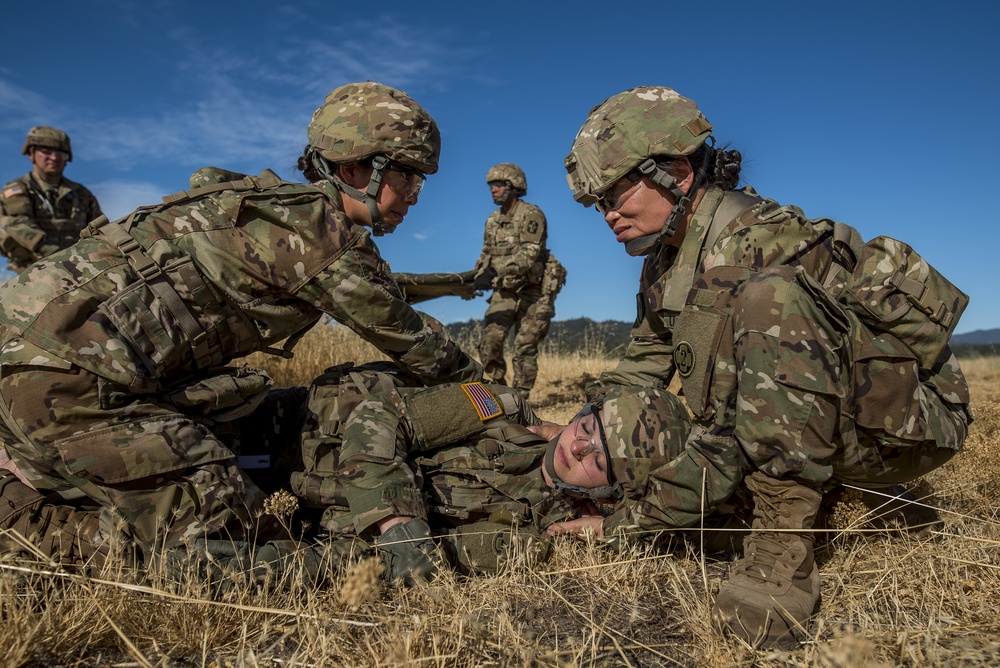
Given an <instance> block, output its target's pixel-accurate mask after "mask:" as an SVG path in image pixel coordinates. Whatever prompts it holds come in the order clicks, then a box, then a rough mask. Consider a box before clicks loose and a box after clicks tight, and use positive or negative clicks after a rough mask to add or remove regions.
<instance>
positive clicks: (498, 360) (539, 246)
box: [475, 162, 566, 398]
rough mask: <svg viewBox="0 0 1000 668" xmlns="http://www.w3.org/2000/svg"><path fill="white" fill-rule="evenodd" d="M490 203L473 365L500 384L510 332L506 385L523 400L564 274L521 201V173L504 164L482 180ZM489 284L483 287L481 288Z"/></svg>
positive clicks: (535, 211)
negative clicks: (482, 308) (484, 299)
mask: <svg viewBox="0 0 1000 668" xmlns="http://www.w3.org/2000/svg"><path fill="white" fill-rule="evenodd" d="M486 183H487V185H489V187H490V194H491V195H492V196H493V203H494V204H498V205H499V206H500V208H499V209H497V210H496V211H494V212H493V213H491V214H490V216H489V218H487V219H486V232H485V234H484V236H483V250H482V253H480V255H479V260H477V261H476V266H475V272H476V275H477V276H479V277H480V284H479V285H477V287H479V288H482V289H484V288H489V287H492V288H493V294H492V296H490V300H489V301H490V305H489V308H487V309H486V316H485V319H484V321H483V334H482V338H481V339H480V342H479V359H480V361H481V362H482V363H483V372H484V375H485V377H486V378H487V379H489V380H491V381H493V382H494V383H501V384H502V383H505V382H506V380H505V377H506V375H507V363H506V361H505V360H504V354H503V350H504V344H505V342H506V341H507V335H508V333H509V332H510V330H511V328H513V329H514V353H513V355H512V360H511V361H512V365H513V367H514V379H513V382H512V383H511V384H512V385H513V387H514V388H516V389H517V390H518V391H519V392H520V393H521V395H522V396H524V397H525V398H527V397H528V396H529V395H530V393H531V388H532V387H534V385H535V378H536V377H537V376H538V346H539V344H540V343H541V342H542V340H543V339H544V338H545V335H546V334H548V332H549V325H550V323H551V322H552V318H553V317H554V316H555V314H556V309H555V300H556V295H557V294H558V293H559V290H561V289H562V286H563V284H564V283H565V282H566V269H565V268H564V267H563V266H562V264H560V263H559V261H558V260H556V258H555V256H553V255H552V253H550V252H549V249H548V248H547V247H546V245H545V243H546V240H547V238H548V229H547V227H546V223H545V214H544V213H542V210H541V209H539V208H538V207H537V206H535V205H534V204H529V203H528V202H525V201H524V200H522V199H521V198H522V197H524V196H525V195H526V194H527V192H528V181H527V179H526V178H525V176H524V172H523V171H522V170H521V168H520V167H518V166H517V165H515V164H512V163H509V162H504V163H500V164H499V165H496V166H494V167H492V168H490V170H489V172H487V174H486ZM486 281H489V285H486V284H485V282H486Z"/></svg>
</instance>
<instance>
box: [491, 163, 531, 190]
mask: <svg viewBox="0 0 1000 668" xmlns="http://www.w3.org/2000/svg"><path fill="white" fill-rule="evenodd" d="M493 181H509V182H510V185H511V187H512V188H514V190H516V191H518V192H519V193H520V194H521V196H523V195H526V194H527V193H528V179H527V178H525V176H524V170H523V169H521V168H520V167H518V166H517V165H515V164H514V163H513V162H501V163H500V164H499V165H494V166H492V167H490V171H488V172H486V183H491V182H493Z"/></svg>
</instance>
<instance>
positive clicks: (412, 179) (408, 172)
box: [386, 162, 427, 199]
mask: <svg viewBox="0 0 1000 668" xmlns="http://www.w3.org/2000/svg"><path fill="white" fill-rule="evenodd" d="M386 169H388V170H389V171H391V172H396V173H397V174H402V177H401V178H402V180H403V182H404V184H405V185H404V186H402V187H399V188H395V187H394V188H393V189H394V190H396V191H397V192H398V193H399V194H400V195H402V196H403V197H405V198H406V199H412V198H414V197H417V196H418V195H420V191H422V190H423V189H424V181H426V180H427V175H426V174H423V173H421V172H418V171H417V170H415V169H413V168H412V167H406V166H404V165H398V164H396V163H394V162H390V163H389V164H387V165H386Z"/></svg>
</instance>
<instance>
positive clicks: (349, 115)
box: [0, 82, 482, 562]
mask: <svg viewBox="0 0 1000 668" xmlns="http://www.w3.org/2000/svg"><path fill="white" fill-rule="evenodd" d="M308 138H309V144H308V145H307V146H306V149H305V152H304V154H303V156H302V157H301V158H300V161H299V166H300V169H302V170H303V172H304V174H305V176H306V178H307V179H308V180H309V181H310V183H309V184H301V183H290V182H284V181H282V180H281V179H280V178H278V176H277V175H276V174H274V173H273V172H271V171H270V170H266V171H264V172H263V173H262V174H261V175H260V176H245V177H244V176H243V175H239V174H233V173H231V172H228V173H227V172H220V173H221V174H222V176H221V177H220V180H221V182H216V183H210V184H208V185H205V186H203V187H200V188H194V189H192V190H190V191H183V192H179V193H175V194H173V195H169V196H167V197H165V198H164V203H163V204H160V205H153V206H148V207H140V208H139V209H137V210H136V211H135V212H133V213H132V214H131V215H129V216H127V217H125V218H123V219H121V220H119V221H115V222H109V221H108V220H107V218H106V217H101V218H99V219H98V220H96V221H94V222H92V223H91V224H90V225H89V227H88V228H87V230H86V231H85V232H84V234H83V237H84V238H83V239H81V240H80V241H79V242H78V243H77V244H76V245H74V246H72V247H70V248H68V249H66V250H62V251H59V252H57V253H55V254H53V255H51V256H49V257H47V258H45V259H43V260H41V261H39V262H36V263H35V264H34V265H32V266H31V267H30V268H29V269H28V270H27V271H25V272H22V273H21V274H20V275H19V276H18V277H17V278H16V279H13V280H11V281H8V282H7V283H6V284H4V285H3V287H2V288H0V371H2V373H0V427H2V429H0V435H2V437H3V440H4V441H5V442H6V443H7V451H8V454H9V455H10V457H11V459H12V460H13V463H14V464H15V465H16V468H17V469H18V472H19V474H20V475H21V476H22V477H23V478H24V479H26V480H27V481H28V482H29V483H30V486H29V485H25V484H22V483H21V481H19V480H18V479H17V478H16V477H14V476H13V475H11V474H9V473H7V471H5V470H3V469H0V528H12V529H16V530H17V531H19V532H20V533H21V534H23V535H26V536H27V535H32V534H35V535H38V536H40V538H41V540H42V542H43V543H44V542H45V541H49V544H50V546H51V545H54V544H55V542H57V537H59V536H61V548H60V549H61V550H62V551H63V554H62V555H61V556H63V557H64V558H65V559H66V560H67V561H70V562H72V561H74V560H82V559H87V558H89V557H92V556H95V554H97V556H98V557H99V556H100V554H99V552H100V550H101V549H102V546H103V545H104V541H105V539H106V538H107V537H108V536H109V535H111V533H112V531H113V530H116V529H118V528H119V527H120V528H121V530H122V531H123V532H124V534H125V535H126V537H127V538H130V539H131V540H132V542H133V544H135V545H136V546H138V547H140V548H141V549H143V550H144V551H149V550H153V551H154V552H155V551H159V550H168V551H169V550H171V549H173V548H182V549H183V548H189V547H193V546H195V544H196V543H197V541H199V540H203V539H206V538H209V539H211V538H214V537H224V538H225V539H227V540H231V539H233V538H241V537H242V538H245V539H246V540H258V541H261V542H263V541H265V540H267V539H268V538H269V537H270V536H273V535H275V527H276V525H275V523H274V522H273V520H270V521H268V520H262V519H261V517H260V516H261V509H262V505H263V501H264V495H263V493H262V492H261V490H260V489H259V488H258V487H257V486H256V485H255V484H254V483H253V482H252V481H251V480H250V479H249V478H248V477H247V476H246V474H245V472H244V471H243V470H241V469H240V467H239V466H238V464H237V461H236V458H235V456H234V454H233V452H231V451H230V450H229V449H228V448H227V447H226V445H225V444H224V443H223V442H222V441H221V440H220V439H219V438H218V437H217V436H216V434H215V433H213V431H212V425H214V424H216V423H218V422H225V421H228V420H234V419H237V418H239V417H241V416H244V415H246V414H247V413H249V412H250V411H252V410H253V409H254V407H256V406H257V404H258V403H259V402H260V401H261V400H262V398H263V397H264V396H265V395H266V394H267V390H268V387H269V385H270V379H269V378H268V377H267V375H266V374H265V373H263V372H260V371H256V370H253V369H248V368H246V367H242V368H232V367H227V366H226V365H227V364H229V363H230V362H232V361H233V360H236V359H239V358H242V357H245V356H247V355H249V354H250V353H253V352H256V351H265V352H272V353H278V354H283V355H286V356H287V355H288V353H289V351H290V349H291V347H292V346H294V344H295V342H297V341H298V340H299V338H300V337H301V336H302V335H303V334H304V333H305V332H306V331H308V330H309V329H310V328H311V327H312V326H313V325H315V324H316V322H317V321H318V320H319V319H320V317H321V316H322V315H323V314H324V313H325V314H328V315H330V316H331V317H332V318H333V319H335V320H336V321H338V322H340V323H342V324H344V325H346V326H348V327H350V328H351V329H352V330H353V331H355V332H356V333H357V334H358V335H359V336H361V337H362V338H364V339H366V340H367V341H369V342H370V343H372V344H373V345H375V346H376V347H377V348H379V349H380V350H381V351H382V352H384V353H385V354H386V355H388V356H389V357H390V358H391V359H392V360H394V361H395V362H397V363H398V364H400V365H401V366H402V367H403V368H405V369H406V370H407V371H408V372H410V373H411V374H413V375H414V376H415V377H417V378H419V379H420V381H421V382H424V383H428V384H436V383H439V382H443V381H473V380H478V379H480V378H481V376H482V369H481V367H480V366H479V365H478V364H477V363H476V361H475V360H473V359H472V358H471V357H469V356H468V355H466V354H465V353H464V352H463V351H462V350H461V349H460V348H459V347H458V346H457V345H456V344H455V343H454V342H452V341H451V340H450V339H449V338H448V335H447V333H446V332H445V330H444V328H443V327H442V326H441V324H440V323H439V322H437V321H436V320H434V319H433V318H431V317H429V316H426V315H424V314H421V313H418V312H416V311H414V310H413V309H412V308H411V307H410V306H408V305H407V304H406V303H405V302H404V301H403V299H402V296H401V294H400V292H399V289H398V287H397V286H396V284H395V282H394V281H393V280H392V277H391V274H390V270H389V265H388V264H387V263H386V262H385V261H384V260H383V259H382V258H381V256H380V255H379V250H378V248H377V247H376V246H375V244H374V242H373V241H372V238H371V235H372V233H374V234H376V235H378V234H383V233H385V232H391V231H392V230H393V229H394V228H395V227H396V226H397V225H399V224H400V223H401V222H402V221H403V218H404V216H405V215H406V213H407V211H408V209H409V207H410V206H413V205H415V204H416V203H417V197H418V195H419V193H420V190H421V187H422V185H423V183H424V179H425V175H427V174H433V173H434V172H436V171H437V169H438V156H439V154H440V148H441V143H440V133H439V131H438V127H437V124H436V123H435V121H434V119H433V118H431V116H430V115H429V114H428V113H427V112H426V111H425V110H424V109H423V107H421V106H420V105H419V104H417V103H416V102H415V101H414V100H412V99H411V98H410V97H409V96H407V95H406V94H405V93H402V92H401V91H398V90H395V89H393V88H390V87H388V86H384V85H382V84H378V83H373V82H366V83H359V84H348V85H346V86H342V87H340V88H337V89H335V90H334V91H333V92H331V93H330V95H329V96H327V98H326V101H325V102H324V103H323V105H322V106H321V107H320V108H319V109H318V110H317V111H316V112H315V114H314V115H313V118H312V122H311V123H310V125H309V128H308ZM205 174H206V172H204V171H201V170H200V171H199V174H198V175H197V176H196V182H197V179H201V178H203V177H204V176H205ZM230 177H232V180H228V181H227V180H224V179H225V178H230ZM209 180H211V179H209ZM368 228H371V232H370V231H369V229H368ZM281 341H285V344H284V348H283V349H282V350H276V349H275V348H273V346H275V345H277V344H278V343H279V342H281ZM32 486H33V487H34V488H35V489H32ZM36 490H37V491H36ZM43 495H44V496H43ZM60 500H61V501H62V502H63V503H64V504H65V505H64V506H61V507H58V508H57V509H58V512H56V511H55V510H53V508H54V506H53V505H52V504H54V503H57V502H59V501H60ZM57 551H58V550H57Z"/></svg>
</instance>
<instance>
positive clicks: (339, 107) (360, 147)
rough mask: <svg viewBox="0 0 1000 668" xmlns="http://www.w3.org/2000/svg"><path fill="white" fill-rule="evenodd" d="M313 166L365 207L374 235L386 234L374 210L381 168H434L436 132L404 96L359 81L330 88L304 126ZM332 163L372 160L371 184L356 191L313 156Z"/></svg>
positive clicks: (438, 139)
mask: <svg viewBox="0 0 1000 668" xmlns="http://www.w3.org/2000/svg"><path fill="white" fill-rule="evenodd" d="M308 135H309V145H310V146H311V147H313V148H314V149H315V152H314V154H313V158H312V162H313V164H314V166H315V167H316V168H317V169H318V170H319V172H320V173H321V174H323V175H324V176H325V177H326V178H327V179H328V180H330V181H331V182H333V183H334V184H335V185H336V186H337V188H339V189H340V190H341V191H343V192H344V193H346V194H347V195H348V196H350V197H353V198H354V199H357V200H360V201H362V202H364V203H365V205H366V206H367V207H368V211H369V213H370V214H371V216H372V230H373V233H374V234H376V235H381V234H384V233H386V232H392V231H393V227H392V226H389V225H387V224H385V223H384V221H383V220H382V216H381V215H380V214H379V212H378V208H377V207H376V206H375V195H376V193H377V192H378V189H379V185H380V184H381V182H382V177H383V174H384V170H385V169H386V168H387V167H389V163H390V161H391V162H395V163H399V164H400V165H403V166H404V167H406V168H409V169H411V170H413V171H415V172H417V173H419V174H421V175H423V174H433V173H435V172H436V171H437V170H438V158H439V157H440V155H441V132H440V130H438V126H437V123H436V122H435V121H434V119H433V118H432V117H431V115H430V114H429V113H427V111H426V110H425V109H424V108H423V107H422V106H420V105H419V104H417V103H416V102H415V101H414V100H413V99H412V98H411V97H410V96H409V95H407V94H406V93H404V92H402V91H400V90H397V89H395V88H391V87H390V86H386V85H384V84H380V83H376V82H374V81H365V82H361V83H351V84H347V85H344V86H340V87H339V88H335V89H334V90H333V91H331V92H330V94H329V95H327V96H326V100H325V101H324V102H323V106H321V107H320V108H319V109H317V110H316V111H315V112H314V113H313V116H312V121H311V122H310V123H309V130H308ZM320 156H321V157H322V158H324V159H325V160H327V161H329V162H331V163H335V164H350V163H355V162H362V161H365V160H368V159H371V160H372V166H373V167H374V169H373V170H372V176H371V181H369V183H368V188H367V189H366V190H365V191H364V192H362V191H360V190H357V189H356V188H352V187H351V186H348V185H347V184H345V183H343V182H342V181H341V180H340V179H338V178H336V177H335V176H334V175H333V174H332V172H331V170H330V169H329V167H328V166H327V165H325V164H323V161H319V160H317V157H320Z"/></svg>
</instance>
